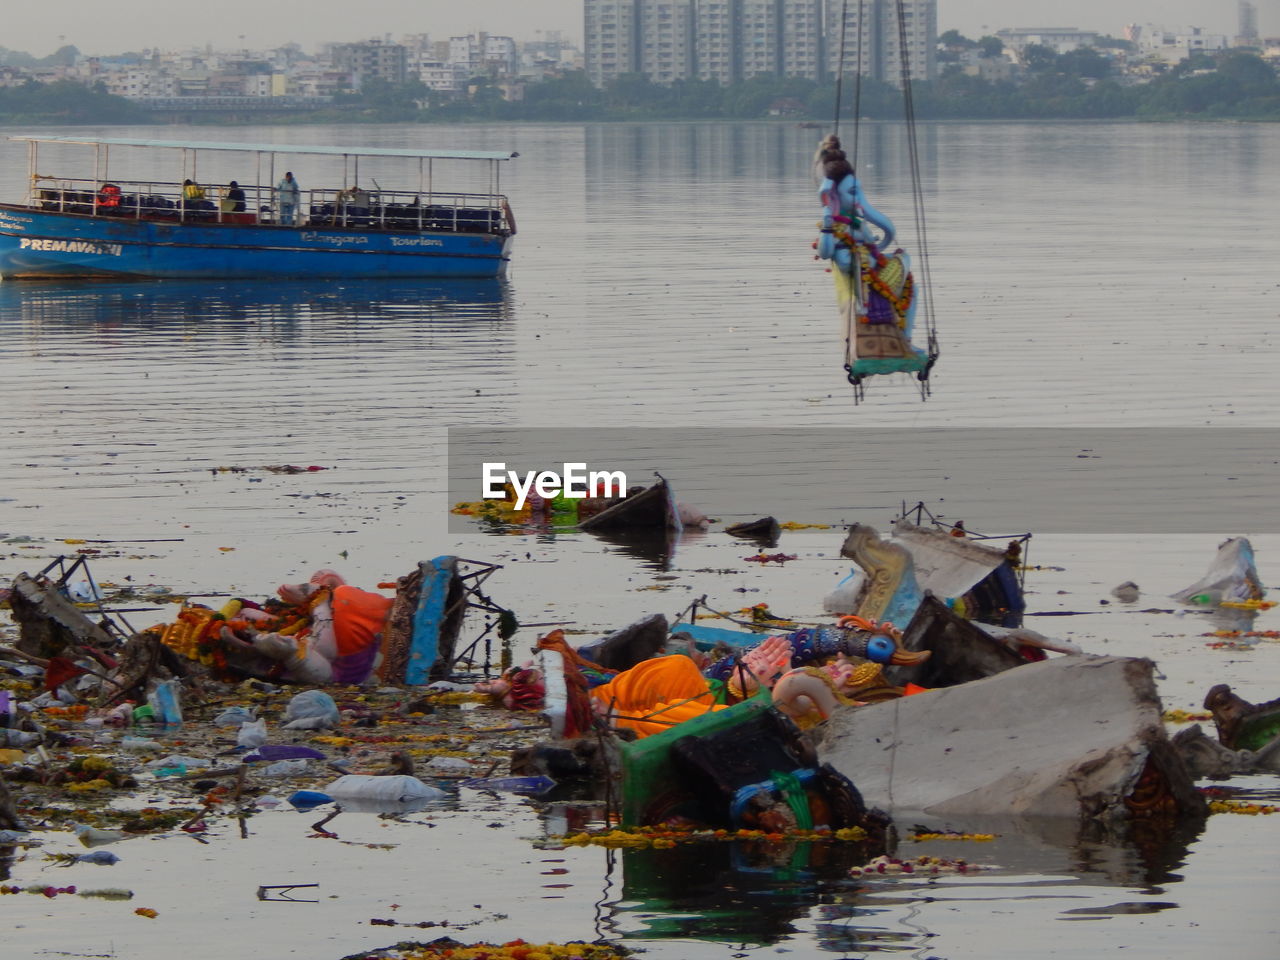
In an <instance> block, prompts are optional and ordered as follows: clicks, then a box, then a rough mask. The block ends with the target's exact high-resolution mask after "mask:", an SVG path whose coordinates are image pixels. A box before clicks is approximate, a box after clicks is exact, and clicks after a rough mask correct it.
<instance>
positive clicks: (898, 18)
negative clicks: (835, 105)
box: [826, 0, 938, 87]
mask: <svg viewBox="0 0 1280 960" xmlns="http://www.w3.org/2000/svg"><path fill="white" fill-rule="evenodd" d="M826 13H827V15H826V24H827V28H826V33H827V63H828V65H829V66H828V70H829V72H830V73H832V74H835V73H837V72H838V71H839V69H840V65H841V55H842V51H843V62H844V75H845V76H855V75H857V74H858V73H859V72H861V74H862V75H863V76H866V77H871V78H872V79H875V80H880V81H882V82H884V83H890V84H893V85H894V86H899V87H900V86H902V80H903V76H904V70H903V66H904V64H903V55H904V53H905V55H906V64H905V66H906V71H905V76H906V77H907V78H908V79H910V80H913V81H914V80H929V79H931V78H932V77H933V76H934V75H935V74H936V73H937V66H938V64H937V56H938V55H937V47H938V0H902V2H901V3H898V2H896V0H863V2H861V3H847V4H846V3H842V2H834V0H828V3H827V8H826ZM842 21H843V22H842Z"/></svg>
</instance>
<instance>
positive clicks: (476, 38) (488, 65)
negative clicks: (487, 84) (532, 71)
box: [448, 33, 520, 80]
mask: <svg viewBox="0 0 1280 960" xmlns="http://www.w3.org/2000/svg"><path fill="white" fill-rule="evenodd" d="M448 59H449V64H450V65H451V66H452V67H453V69H454V72H455V73H456V74H459V75H462V78H463V79H464V80H469V79H471V78H472V77H479V76H490V77H513V76H515V75H516V73H518V72H519V69H520V56H519V53H518V52H517V50H516V42H515V40H513V39H512V38H511V37H495V36H490V35H489V34H487V33H473V34H469V35H467V36H465V37H450V38H449V57H448Z"/></svg>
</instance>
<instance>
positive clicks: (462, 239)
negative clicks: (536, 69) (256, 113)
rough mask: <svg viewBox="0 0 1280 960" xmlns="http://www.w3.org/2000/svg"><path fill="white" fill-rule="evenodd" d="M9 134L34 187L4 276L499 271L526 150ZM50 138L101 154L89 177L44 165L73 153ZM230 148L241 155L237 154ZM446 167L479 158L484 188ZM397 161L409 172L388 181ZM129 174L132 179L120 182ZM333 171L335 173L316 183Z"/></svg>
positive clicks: (14, 220) (10, 212)
mask: <svg viewBox="0 0 1280 960" xmlns="http://www.w3.org/2000/svg"><path fill="white" fill-rule="evenodd" d="M9 139H11V140H20V141H25V142H26V143H27V145H28V188H27V197H26V199H25V201H23V202H20V203H5V202H0V278H5V279H12V278H24V279H49V278H83V277H143V278H170V277H188V278H192V277H194V278H200V277H204V278H220V279H227V278H240V277H245V278H247V277H308V278H310V277H359V278H370V277H467V278H477V277H481V278H483V277H496V276H500V275H502V274H503V273H504V272H505V269H506V265H507V262H508V261H509V259H510V254H511V244H512V240H513V238H514V236H515V232H516V229H515V218H514V216H513V215H512V212H511V206H510V204H509V203H508V200H507V198H506V197H505V196H504V195H503V194H502V193H501V191H500V182H499V170H500V167H501V164H502V163H503V162H505V161H508V160H511V159H514V158H515V157H516V156H518V154H516V153H514V152H498V151H477V150H471V151H466V150H408V149H394V148H378V147H362V148H352V147H324V146H292V145H282V144H253V143H210V142H203V141H178V140H136V139H124V138H116V139H112V138H93V137H67V136H59V137H35V136H15V137H10V138H9ZM50 144H59V145H60V144H70V145H78V146H84V147H88V148H91V164H92V166H91V167H89V169H85V167H86V166H87V164H85V163H84V161H83V160H82V161H81V164H80V165H79V166H78V167H77V168H76V170H75V172H76V173H77V174H78V175H77V176H62V175H60V174H55V173H53V172H52V171H51V170H50V169H49V168H48V166H47V165H48V164H51V163H52V162H54V161H57V162H58V163H61V162H63V161H64V160H65V156H64V154H65V151H62V150H53V149H45V150H41V147H42V146H44V147H47V145H50ZM55 152H56V153H58V154H59V155H58V156H57V157H56V158H53V159H52V160H51V158H50V154H52V153H55ZM75 152H76V153H79V151H75ZM233 152H234V153H237V154H240V155H241V156H240V157H238V158H236V162H235V163H233V162H231V161H229V160H228V158H227V155H228V154H230V153H233ZM157 153H160V154H162V156H161V157H160V159H159V160H157V156H156V154H157ZM121 154H124V157H123V158H121ZM245 154H248V155H251V157H252V161H251V164H250V163H245V160H244V156H243V155H245ZM169 155H172V156H173V157H175V158H176V162H172V163H171V162H170V159H169ZM209 155H213V159H212V160H210V159H206V158H207V157H208V156H209ZM81 156H83V155H82V154H81ZM295 158H296V159H297V160H298V161H300V162H301V163H304V164H306V165H307V166H308V169H307V173H306V179H305V180H303V179H302V178H300V177H299V178H295V177H294V176H293V175H292V167H293V165H294V160H295ZM304 158H305V159H304ZM362 161H364V163H365V168H366V169H365V175H366V180H365V181H364V182H367V183H368V184H369V186H365V185H364V183H363V182H362V180H361V171H360V166H361V162H362ZM445 162H458V163H466V164H469V165H470V168H469V170H468V171H467V179H468V184H471V183H476V184H478V186H476V187H474V188H473V192H456V191H453V190H448V189H441V184H440V182H439V180H438V176H437V174H438V170H437V167H438V166H440V165H443V164H444V163H445ZM477 164H480V165H483V166H482V167H481V170H482V171H483V173H480V172H479V171H477V170H476V165H477ZM202 165H203V167H204V168H205V169H206V170H208V169H209V168H213V169H216V170H217V171H219V173H223V172H224V171H229V170H232V169H236V168H237V167H238V166H239V165H243V166H245V167H247V168H248V169H247V170H246V173H245V178H246V179H239V180H237V179H232V178H230V177H225V176H223V177H221V178H219V179H215V180H214V181H212V182H207V181H202V180H201V179H200V178H199V176H198V174H199V172H200V170H201V167H202ZM375 165H376V166H377V168H378V169H377V176H376V177H375V176H370V175H369V174H370V167H373V166H375ZM388 166H393V167H395V168H397V169H396V173H395V176H396V180H395V181H394V183H392V184H391V185H389V186H383V185H382V183H380V182H379V179H378V178H382V177H386V176H387V174H386V172H385V171H386V169H387V168H388ZM42 167H44V169H42ZM404 168H408V169H404ZM127 169H132V171H133V172H132V177H133V179H127V178H123V177H119V176H116V174H117V173H124V172H125V171H126V170H127ZM321 169H324V170H325V172H324V173H323V176H325V177H326V179H324V180H321V181H318V185H317V182H316V181H313V180H312V177H314V176H315V175H316V174H317V172H319V171H320V170H321ZM452 169H454V170H456V169H457V168H456V166H454V167H453V168H452ZM157 172H160V175H155V174H157ZM86 174H87V175H86ZM250 174H252V178H251V179H249V176H250Z"/></svg>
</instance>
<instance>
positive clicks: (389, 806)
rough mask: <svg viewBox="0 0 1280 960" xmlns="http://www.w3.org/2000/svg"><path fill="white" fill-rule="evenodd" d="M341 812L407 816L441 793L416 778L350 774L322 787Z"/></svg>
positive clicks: (443, 793) (442, 795) (440, 796)
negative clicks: (406, 814) (404, 814)
mask: <svg viewBox="0 0 1280 960" xmlns="http://www.w3.org/2000/svg"><path fill="white" fill-rule="evenodd" d="M324 793H325V794H327V795H328V796H330V797H332V798H333V800H334V801H335V802H336V803H337V804H338V805H339V806H340V807H342V809H343V810H350V811H353V812H357V813H359V812H366V813H411V812H413V811H415V810H421V809H422V808H423V807H425V806H427V804H429V803H431V802H432V801H434V800H440V799H442V798H443V797H444V796H445V792H444V791H443V790H440V789H438V788H436V787H433V786H431V785H430V784H428V783H423V782H422V781H421V780H419V779H418V778H417V777H409V776H403V775H401V776H394V777H371V776H367V775H364V774H359V773H350V774H347V775H346V776H345V777H339V778H338V779H337V780H335V781H333V783H331V784H329V785H328V786H327V787H325V788H324Z"/></svg>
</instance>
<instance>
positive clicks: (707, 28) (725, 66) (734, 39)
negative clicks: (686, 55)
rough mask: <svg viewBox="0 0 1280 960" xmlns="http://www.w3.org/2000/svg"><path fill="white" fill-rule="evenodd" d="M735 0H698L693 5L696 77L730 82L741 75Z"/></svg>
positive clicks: (736, 3) (736, 2)
mask: <svg viewBox="0 0 1280 960" xmlns="http://www.w3.org/2000/svg"><path fill="white" fill-rule="evenodd" d="M737 10H738V0H698V2H697V3H696V4H695V6H694V11H693V16H694V44H695V46H694V51H695V53H696V59H695V69H696V70H697V76H698V79H699V80H714V81H716V82H717V83H733V82H734V81H736V80H737V79H738V77H739V75H740V70H741V66H740V64H741V49H740V47H739V44H738V20H737Z"/></svg>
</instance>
